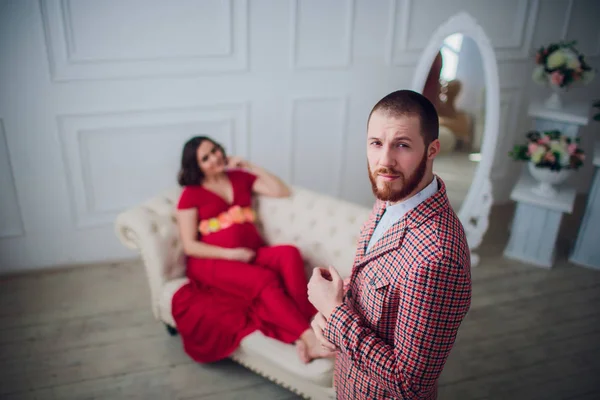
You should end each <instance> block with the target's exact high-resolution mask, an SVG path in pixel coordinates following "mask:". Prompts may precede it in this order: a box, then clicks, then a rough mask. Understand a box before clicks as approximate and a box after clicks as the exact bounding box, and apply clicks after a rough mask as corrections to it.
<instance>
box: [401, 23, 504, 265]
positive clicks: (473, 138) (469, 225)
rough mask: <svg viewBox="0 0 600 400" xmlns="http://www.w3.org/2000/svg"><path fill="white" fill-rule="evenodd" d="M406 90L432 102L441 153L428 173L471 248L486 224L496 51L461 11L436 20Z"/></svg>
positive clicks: (496, 110) (496, 99)
mask: <svg viewBox="0 0 600 400" xmlns="http://www.w3.org/2000/svg"><path fill="white" fill-rule="evenodd" d="M412 89H413V90H414V91H417V92H419V93H422V94H423V95H425V96H426V97H427V98H428V99H429V100H431V101H432V103H433V104H434V105H435V106H436V109H437V111H438V114H439V119H440V132H439V138H440V143H441V152H440V154H439V155H438V156H437V157H436V159H435V161H434V173H436V174H437V175H438V176H440V177H441V178H442V180H443V181H444V182H445V183H446V187H447V191H448V198H449V200H450V204H451V205H452V208H453V209H454V210H455V211H456V213H457V214H458V217H459V218H460V220H461V222H462V223H463V226H464V228H465V232H466V235H467V240H468V242H469V248H470V250H471V263H472V266H476V265H477V264H478V263H479V257H478V256H477V255H476V254H475V253H474V250H475V249H476V248H477V247H478V246H479V245H480V244H481V241H482V239H483V236H484V234H485V232H486V230H487V228H488V220H489V213H490V208H491V205H492V185H491V180H490V172H491V168H492V164H493V161H494V154H495V149H496V142H497V139H498V128H499V115H500V89H499V84H498V70H497V65H496V56H495V54H494V50H493V48H492V45H491V43H490V40H489V39H488V37H487V36H486V34H485V32H484V31H483V29H482V28H481V26H479V25H478V24H477V22H476V21H475V20H474V19H473V18H472V17H471V16H470V15H469V14H467V13H464V12H461V13H459V14H456V15H454V16H453V17H451V18H450V19H448V20H447V21H446V22H445V23H444V24H442V25H441V26H440V27H439V28H438V29H437V30H436V31H435V32H434V33H433V36H432V37H431V39H430V41H429V44H428V45H427V47H426V48H425V50H424V51H423V54H422V55H421V58H420V60H419V63H418V64H417V69H416V72H415V76H414V79H413V84H412Z"/></svg>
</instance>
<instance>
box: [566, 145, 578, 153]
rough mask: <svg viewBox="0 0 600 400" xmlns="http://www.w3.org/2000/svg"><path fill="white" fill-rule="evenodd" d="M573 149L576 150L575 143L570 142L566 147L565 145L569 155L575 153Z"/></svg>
mask: <svg viewBox="0 0 600 400" xmlns="http://www.w3.org/2000/svg"><path fill="white" fill-rule="evenodd" d="M575 150H577V143H571V144H570V145H569V146H568V147H567V151H568V152H569V155H571V156H572V155H573V154H575Z"/></svg>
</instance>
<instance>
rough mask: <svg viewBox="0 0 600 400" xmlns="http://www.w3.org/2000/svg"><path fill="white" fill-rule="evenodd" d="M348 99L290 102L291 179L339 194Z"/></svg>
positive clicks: (327, 98) (295, 183) (298, 100)
mask: <svg viewBox="0 0 600 400" xmlns="http://www.w3.org/2000/svg"><path fill="white" fill-rule="evenodd" d="M347 120H348V98H347V97H346V96H342V97H328V96H323V97H320V96H310V97H309V96H307V97H296V98H293V99H291V101H290V105H289V130H288V132H289V140H288V143H289V148H288V154H289V171H290V177H289V180H290V182H292V183H293V184H294V185H299V186H303V187H307V188H311V189H312V190H317V191H321V192H323V193H328V194H331V195H334V196H340V194H341V190H342V182H343V176H342V174H343V172H344V166H343V163H344V153H345V150H346V131H347V129H346V128H347Z"/></svg>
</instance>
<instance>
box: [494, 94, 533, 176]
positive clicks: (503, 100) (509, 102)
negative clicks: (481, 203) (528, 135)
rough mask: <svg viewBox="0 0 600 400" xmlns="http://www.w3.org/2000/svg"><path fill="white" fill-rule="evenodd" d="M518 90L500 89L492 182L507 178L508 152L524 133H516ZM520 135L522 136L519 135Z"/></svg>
mask: <svg viewBox="0 0 600 400" xmlns="http://www.w3.org/2000/svg"><path fill="white" fill-rule="evenodd" d="M520 97H521V96H520V90H519V89H517V88H500V129H499V132H498V148H497V149H496V154H495V160H494V163H493V166H492V172H491V175H490V177H491V178H492V179H493V180H498V179H503V178H505V177H506V176H507V173H508V169H509V165H510V163H513V162H515V161H513V160H512V159H511V158H510V157H509V156H508V152H509V151H510V150H511V148H512V144H513V143H514V142H515V139H516V138H517V137H519V136H522V137H523V139H525V136H524V135H525V131H523V132H520V131H518V124H517V122H518V118H519V110H520ZM521 134H522V135H521Z"/></svg>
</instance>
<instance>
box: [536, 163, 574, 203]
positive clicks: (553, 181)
mask: <svg viewBox="0 0 600 400" xmlns="http://www.w3.org/2000/svg"><path fill="white" fill-rule="evenodd" d="M528 166H529V172H530V173H531V176H533V178H534V179H535V180H536V181H538V182H539V183H538V185H537V186H535V187H533V188H532V189H531V191H532V192H533V193H535V194H537V195H538V196H543V197H556V196H557V195H558V189H557V188H556V187H555V186H557V185H560V184H561V183H563V182H564V181H566V180H567V179H568V178H569V176H571V172H572V171H571V170H570V169H566V168H563V169H561V170H560V171H553V170H551V169H550V168H542V167H537V166H536V165H535V164H534V163H532V162H529V164H528Z"/></svg>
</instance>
